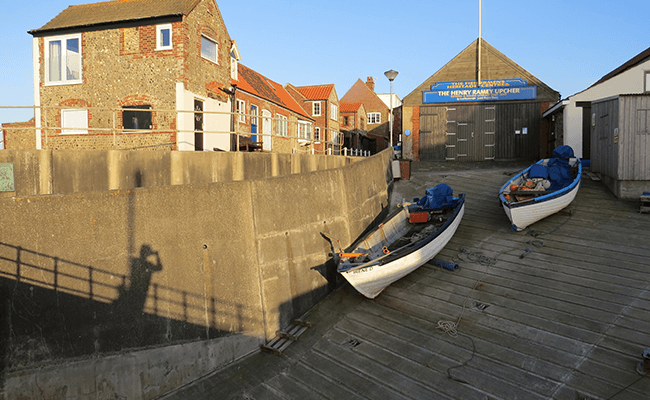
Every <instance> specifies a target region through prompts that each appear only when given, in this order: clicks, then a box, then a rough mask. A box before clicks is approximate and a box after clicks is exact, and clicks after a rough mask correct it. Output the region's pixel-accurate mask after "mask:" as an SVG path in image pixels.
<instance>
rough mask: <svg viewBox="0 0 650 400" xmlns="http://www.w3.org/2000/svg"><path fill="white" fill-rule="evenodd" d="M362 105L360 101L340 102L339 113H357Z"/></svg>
mask: <svg viewBox="0 0 650 400" xmlns="http://www.w3.org/2000/svg"><path fill="white" fill-rule="evenodd" d="M362 105H363V103H362V102H360V101H342V102H341V104H340V106H341V112H342V113H344V112H354V111H359V109H360V108H361V106H362Z"/></svg>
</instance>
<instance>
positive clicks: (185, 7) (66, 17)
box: [29, 0, 201, 35]
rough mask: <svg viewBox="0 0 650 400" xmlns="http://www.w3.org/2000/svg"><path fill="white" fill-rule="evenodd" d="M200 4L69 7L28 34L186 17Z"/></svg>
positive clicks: (122, 2)
mask: <svg viewBox="0 0 650 400" xmlns="http://www.w3.org/2000/svg"><path fill="white" fill-rule="evenodd" d="M200 1H201V0H111V1H104V2H100V3H92V4H81V5H76V6H69V7H68V8H66V9H65V10H63V11H61V13H59V15H57V16H56V17H54V18H53V19H52V20H50V22H48V23H47V24H45V25H43V26H42V27H40V28H38V29H33V30H31V31H29V33H31V34H32V35H33V34H36V33H40V32H45V31H52V30H57V29H66V28H75V27H87V26H94V25H101V24H107V23H114V22H124V21H136V20H142V19H147V18H159V17H169V16H182V15H187V14H189V13H190V12H191V11H192V10H193V9H194V7H196V5H197V4H198V3H199V2H200Z"/></svg>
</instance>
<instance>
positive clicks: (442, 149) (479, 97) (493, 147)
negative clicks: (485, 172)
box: [402, 38, 560, 161]
mask: <svg viewBox="0 0 650 400" xmlns="http://www.w3.org/2000/svg"><path fill="white" fill-rule="evenodd" d="M559 98H560V94H559V93H558V92H557V91H555V90H553V89H551V88H550V87H549V86H547V85H546V84H544V83H543V82H542V81H540V80H539V79H537V78H536V77H535V76H533V75H532V74H531V73H529V72H528V71H526V70H525V69H524V68H522V67H520V66H519V65H517V64H516V63H515V62H514V61H512V60H510V59H509V58H508V57H506V56H505V55H504V54H503V53H501V52H500V51H498V50H497V49H495V48H494V47H492V46H491V45H490V44H489V43H487V42H486V41H485V40H483V39H480V38H479V39H477V40H476V41H474V42H473V43H472V44H470V45H469V46H468V47H467V48H465V50H463V51H462V52H461V53H460V54H458V55H457V56H456V57H455V58H453V59H452V60H451V61H450V62H449V63H447V64H446V65H445V66H443V67H442V68H441V69H440V70H438V72H436V73H435V74H433V75H432V76H431V77H430V78H429V79H427V80H426V81H424V82H423V83H422V84H421V85H420V86H418V87H417V88H416V89H415V90H414V91H412V92H411V93H410V94H408V95H407V96H406V97H405V98H404V101H403V109H402V127H403V129H404V131H403V139H402V141H403V146H402V149H403V152H404V157H405V158H408V159H416V160H422V161H486V160H494V159H526V160H535V159H538V158H540V155H542V153H543V151H542V149H544V150H545V149H546V142H547V138H545V137H542V132H546V129H541V125H542V124H543V123H544V120H543V118H542V114H543V113H544V111H546V110H547V109H548V108H549V106H550V105H551V104H555V103H556V102H557V101H558V100H559Z"/></svg>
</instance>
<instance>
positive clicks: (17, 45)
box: [0, 0, 650, 123]
mask: <svg viewBox="0 0 650 400" xmlns="http://www.w3.org/2000/svg"><path fill="white" fill-rule="evenodd" d="M90 2H93V1H92V0H81V1H79V0H26V1H24V2H23V1H15V0H0V4H1V5H2V7H1V8H2V10H3V13H2V17H0V21H1V23H0V43H2V47H3V48H4V49H5V55H4V56H3V57H0V77H2V79H0V106H31V105H33V104H34V94H33V92H34V84H33V72H32V71H33V70H32V36H31V35H30V34H29V33H27V32H28V31H29V30H31V29H36V28H40V27H41V26H43V25H45V24H46V23H47V22H48V21H49V20H51V19H52V18H54V17H55V16H56V15H57V14H58V13H59V12H61V11H62V10H64V9H65V8H67V7H68V6H69V5H75V4H84V3H90ZM217 5H218V6H219V9H220V11H221V14H222V16H223V18H224V21H225V24H226V28H227V29H228V32H229V34H230V36H231V38H232V39H235V40H236V41H237V45H238V47H239V51H240V53H241V56H242V60H241V63H242V64H244V65H246V66H247V67H249V68H252V69H254V70H255V71H257V72H259V73H261V74H263V75H265V76H266V77H268V78H269V79H271V80H274V81H276V82H278V83H280V84H282V85H284V84H286V83H291V84H293V85H295V86H307V85H318V84H332V83H333V84H334V85H335V88H336V92H337V94H338V96H339V98H341V97H343V95H344V94H345V93H346V92H347V91H348V90H349V89H350V87H351V86H352V85H353V84H354V83H355V82H356V81H357V79H361V80H362V81H364V82H365V80H366V78H367V77H369V76H372V77H373V78H374V80H375V83H376V86H375V91H376V92H377V93H389V92H390V83H389V81H388V79H387V78H386V77H385V76H384V72H385V71H388V70H390V69H393V70H396V71H398V72H399V75H398V76H397V78H395V80H394V81H393V92H394V93H395V94H397V95H398V96H399V97H400V98H404V97H405V96H406V95H408V94H409V93H411V92H412V91H413V90H415V88H417V87H418V86H419V85H420V84H421V83H422V82H424V81H425V80H426V79H427V78H429V77H430V76H431V75H433V74H434V73H436V72H437V71H438V70H439V69H440V68H442V67H443V66H444V65H445V64H447V63H448V62H449V61H451V59H453V58H454V57H455V56H457V55H458V54H459V53H460V52H461V51H463V50H464V49H465V48H466V47H467V46H469V45H470V44H471V43H472V42H474V41H475V40H476V39H477V38H478V36H479V29H478V25H479V16H478V15H479V12H478V8H479V0H455V1H447V0H444V1H443V0H418V1H415V0H401V1H392V0H374V1H370V0H345V1H344V0H329V1H317V2H311V1H310V2H305V1H282V0H280V1H273V2H269V1H262V0H247V1H242V0H217ZM649 17H650V1H648V0H618V1H616V2H614V1H611V0H607V1H605V0H546V1H530V0H482V24H481V25H482V29H481V36H482V38H483V39H484V40H485V41H487V42H488V43H490V44H491V45H492V46H494V47H495V48H496V49H497V50H499V51H500V52H502V53H503V54H505V55H506V56H507V57H508V58H510V59H511V60H512V61H514V62H515V63H517V64H519V65H520V66H521V67H522V68H524V69H525V70H527V71H528V72H529V73H531V74H532V75H534V76H535V77H537V78H538V79H540V80H541V81H542V82H544V83H545V84H546V85H548V86H550V87H551V88H552V89H554V90H556V91H558V92H560V95H561V97H562V98H566V97H568V96H571V95H573V94H575V93H578V92H580V91H582V90H584V89H586V88H588V87H589V86H590V85H591V84H593V83H594V82H596V81H597V80H598V79H600V78H601V77H603V76H604V75H606V74H607V73H609V72H611V71H612V70H614V69H615V68H617V67H619V66H620V65H622V64H623V63H625V62H626V61H628V60H629V59H631V58H632V57H634V56H636V55H637V54H639V53H641V52H642V51H644V50H646V49H647V48H649V47H650V31H648V18H649ZM513 78H516V77H513ZM32 116H33V112H32V111H31V110H17V109H12V110H6V109H0V123H2V122H18V121H27V120H29V119H30V118H31V117H32Z"/></svg>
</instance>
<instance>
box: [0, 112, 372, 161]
mask: <svg viewBox="0 0 650 400" xmlns="http://www.w3.org/2000/svg"><path fill="white" fill-rule="evenodd" d="M25 109H32V110H34V116H35V117H34V124H33V125H31V126H28V125H27V122H16V123H4V124H3V125H7V126H3V127H2V128H1V130H2V133H3V134H2V137H0V142H1V143H3V144H6V145H8V146H9V148H12V147H11V140H7V134H9V133H15V132H21V133H22V134H23V135H24V134H25V133H24V132H25V131H32V132H33V134H34V143H35V146H40V147H41V148H44V149H46V148H52V147H54V146H53V145H54V143H55V142H60V141H62V140H69V139H70V138H102V139H105V140H103V142H102V144H101V146H102V148H103V149H106V148H108V149H128V150H135V149H144V148H166V149H173V150H181V149H182V150H196V149H197V145H196V141H192V140H188V139H187V136H191V135H197V134H198V135H201V136H202V137H203V143H204V144H205V143H209V142H210V141H211V140H210V138H215V137H219V136H223V135H226V136H228V142H229V143H231V144H230V145H229V146H228V148H216V147H213V148H204V149H203V150H204V151H213V150H221V151H243V150H260V151H269V152H284V153H311V154H324V155H350V156H358V157H365V156H369V155H371V154H370V151H369V150H363V149H359V148H345V147H344V146H343V143H344V140H343V133H342V132H340V131H339V130H336V129H332V128H329V127H322V126H316V125H313V124H312V123H311V121H307V120H300V119H298V118H296V117H295V116H293V117H291V118H285V117H282V116H279V115H276V116H265V115H259V114H250V113H241V112H236V111H235V112H225V111H201V110H166V109H154V108H150V109H143V108H135V107H120V108H104V107H77V106H0V111H4V113H3V114H6V111H8V110H25ZM64 110H66V111H68V110H71V111H75V110H84V111H85V112H86V114H85V121H84V120H81V121H76V122H81V123H80V124H75V123H74V122H73V123H70V121H67V123H66V121H64V117H63V111H64ZM124 112H131V113H132V114H136V115H137V114H139V115H141V116H142V117H144V119H145V122H147V121H151V126H149V127H147V128H143V127H139V126H137V124H136V126H135V127H133V126H132V125H133V124H132V123H131V124H129V123H126V124H125V121H124ZM181 120H182V121H181ZM195 120H200V121H201V122H200V124H201V126H200V127H197V126H196V125H195V124H194V121H195ZM208 120H209V121H208ZM217 121H218V122H217ZM179 124H182V125H183V126H182V127H179ZM125 125H126V126H125ZM206 125H209V127H208V126H206ZM188 126H194V128H191V129H188ZM225 126H227V127H228V128H227V129H223V128H224V127H225ZM317 128H318V130H319V132H320V137H314V134H315V132H316V130H317ZM136 135H168V136H169V138H170V139H169V140H167V141H164V140H162V139H161V138H158V139H157V140H158V142H156V143H153V144H146V145H142V144H140V145H134V144H131V145H129V144H128V143H129V142H137V140H135V139H136V138H140V139H142V138H144V136H139V137H138V136H136ZM125 138H129V139H131V141H126V143H124V142H125V141H124V140H123V139H125ZM260 139H261V140H260ZM152 140H153V139H152ZM141 141H142V142H144V141H143V140H141ZM222 141H223V138H222ZM120 142H122V143H120ZM2 148H5V147H2ZM59 148H64V147H59ZM76 148H83V147H79V146H77V147H76ZM95 148H97V147H95Z"/></svg>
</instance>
